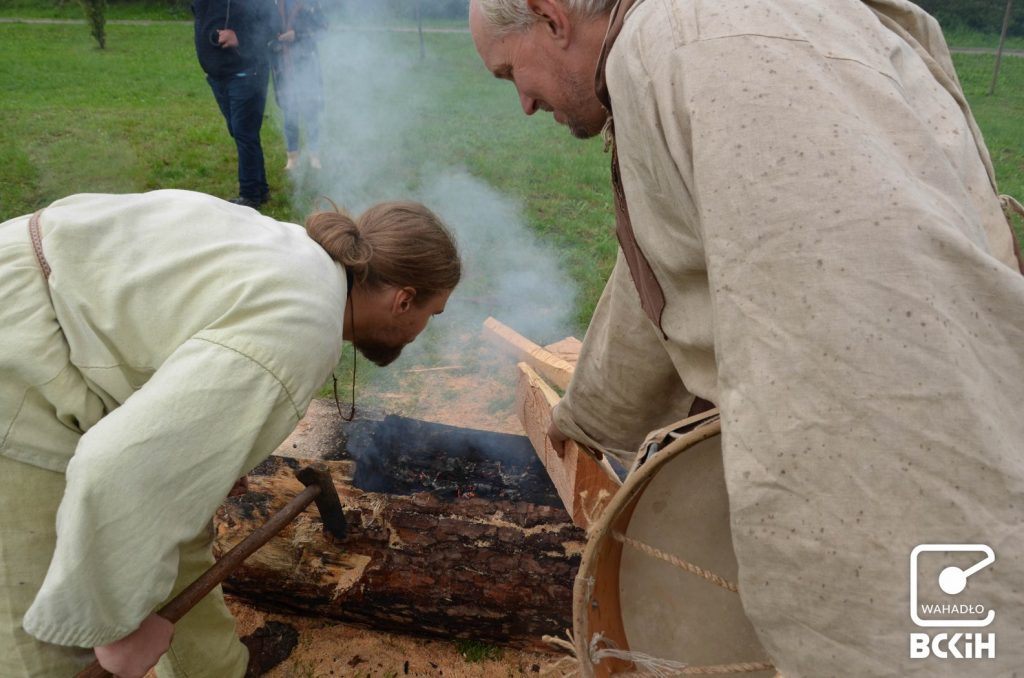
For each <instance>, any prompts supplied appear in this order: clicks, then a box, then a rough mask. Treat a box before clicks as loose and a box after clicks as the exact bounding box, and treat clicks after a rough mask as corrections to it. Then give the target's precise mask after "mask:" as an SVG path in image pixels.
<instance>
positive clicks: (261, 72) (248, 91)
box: [206, 68, 270, 202]
mask: <svg viewBox="0 0 1024 678" xmlns="http://www.w3.org/2000/svg"><path fill="white" fill-rule="evenodd" d="M268 78H269V72H268V69H266V68H258V69H253V70H249V71H246V72H244V73H237V74H235V75H233V76H231V77H228V78H223V79H214V78H211V77H209V76H207V78H206V81H207V82H208V83H210V89H212V90H213V96H214V98H216V99H217V105H218V106H220V112H221V113H223V114H224V120H226V121H227V123H228V132H229V133H230V134H231V136H232V137H233V138H234V140H235V146H236V147H237V148H238V195H240V196H242V197H243V198H248V199H250V200H253V201H255V202H259V201H260V200H261V199H262V198H263V197H264V196H265V195H267V193H269V192H270V187H269V186H267V173H266V170H265V169H264V166H263V146H262V145H260V128H261V127H263V111H264V109H265V108H266V105H267V80H268Z"/></svg>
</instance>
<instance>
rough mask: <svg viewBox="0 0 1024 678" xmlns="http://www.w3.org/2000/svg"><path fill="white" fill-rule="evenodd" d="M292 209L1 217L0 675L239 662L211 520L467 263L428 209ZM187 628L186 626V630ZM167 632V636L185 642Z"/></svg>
mask: <svg viewBox="0 0 1024 678" xmlns="http://www.w3.org/2000/svg"><path fill="white" fill-rule="evenodd" d="M307 228H308V235H307V231H304V230H303V229H302V228H301V227H299V226H296V225H294V224H286V223H280V222H278V221H275V220H273V219H270V218H267V217H262V216H260V215H259V214H258V213H257V212H256V211H255V210H252V209H249V208H246V207H239V206H236V205H232V204H229V203H227V202H224V201H221V200H218V199H216V198H212V197H210V196H206V195H201V194H198V193H189V192H185V191H157V192H153V193H146V194H140V195H116V196H115V195H98V194H97V195H77V196H71V197H69V198H65V199H63V200H59V201H57V202H56V203H54V204H52V205H50V206H49V207H47V208H45V209H44V210H41V211H40V212H38V213H37V214H36V215H34V216H32V217H28V216H26V217H21V218H17V219H13V220H11V221H8V222H5V223H3V224H0V295H2V297H3V300H4V303H3V304H2V305H0V327H3V333H2V335H0V676H3V677H4V678H18V677H21V676H33V677H41V676H54V677H58V676H59V677H60V678H66V677H67V676H70V675H73V674H74V673H75V671H76V670H78V669H80V668H82V666H83V665H84V664H87V663H88V662H89V661H91V659H92V658H93V657H92V655H93V650H92V648H95V656H96V657H97V658H99V660H100V662H101V663H102V665H103V666H104V667H105V668H107V669H108V670H110V671H111V672H113V673H115V674H117V675H119V676H121V677H122V678H133V677H139V676H142V675H143V674H144V673H145V672H146V670H147V669H149V668H150V667H151V666H152V665H153V664H154V663H156V661H157V659H158V658H160V657H161V655H164V653H165V652H167V654H166V655H165V656H164V658H163V659H162V660H161V661H160V664H159V666H158V667H157V674H158V675H160V676H192V677H208V678H231V677H235V678H239V677H240V676H242V675H243V674H244V673H245V670H246V651H245V649H244V648H243V647H242V645H241V644H240V643H239V641H238V639H237V637H236V636H235V634H234V620H233V619H232V618H231V615H230V614H229V613H228V611H227V609H226V608H225V606H224V603H223V600H222V598H221V597H220V593H219V589H218V590H217V591H216V592H215V594H213V595H211V596H208V597H207V598H205V599H204V600H203V601H202V602H200V603H199V605H198V606H197V607H196V608H195V609H193V610H192V611H191V612H190V613H189V614H188V615H186V617H185V618H184V619H183V620H182V621H181V622H179V623H178V624H177V627H176V628H175V627H174V626H172V625H171V624H170V622H168V621H166V620H164V619H162V618H161V617H158V616H157V615H155V614H153V610H154V609H156V608H158V607H159V603H160V601H162V600H164V599H165V598H168V597H169V596H170V595H171V594H172V593H173V592H175V591H178V590H180V589H181V588H183V587H184V586H185V585H187V584H188V583H189V582H191V581H192V580H193V579H195V577H196V576H197V575H198V574H199V573H201V572H202V571H203V570H205V569H206V567H208V566H209V565H210V564H212V562H213V559H212V556H211V554H210V544H211V540H212V534H211V533H210V532H209V531H208V525H209V521H210V516H211V515H212V514H213V511H214V510H215V509H216V507H217V506H218V505H219V504H220V502H221V500H223V498H224V496H225V495H226V494H227V492H228V490H229V489H230V488H231V486H232V484H233V482H234V481H235V479H236V478H238V477H239V476H240V475H242V474H244V473H246V472H247V471H248V470H249V469H251V468H252V467H253V466H255V465H256V464H258V463H259V462H260V461H261V460H263V459H264V458H266V457H267V455H269V454H270V453H271V452H272V451H273V450H274V449H275V447H276V446H277V445H278V444H279V443H280V442H281V441H282V440H283V439H284V438H285V437H286V436H287V435H288V433H289V432H290V431H291V430H292V429H293V428H294V427H295V425H296V423H297V422H298V420H299V418H300V417H301V416H302V415H303V413H304V412H305V410H306V407H307V406H308V405H309V402H310V399H311V398H312V397H313V395H314V394H315V393H316V391H317V389H319V388H320V387H321V386H322V385H323V383H324V381H325V379H326V378H327V377H328V376H329V375H330V374H331V372H332V370H333V368H334V366H335V365H336V364H337V362H338V357H339V355H340V353H341V347H342V340H343V339H345V340H349V341H351V342H352V343H353V345H354V346H355V347H356V348H357V349H358V350H360V351H361V352H362V353H364V355H366V356H367V357H368V358H370V359H371V360H374V361H375V362H377V363H379V364H382V365H383V364H387V363H389V362H391V361H392V360H394V359H395V358H396V357H397V356H398V354H399V353H400V352H401V350H402V347H403V346H404V345H406V344H408V343H409V342H411V341H413V340H414V339H415V338H416V336H417V335H418V334H419V333H420V332H421V331H422V330H423V328H424V327H425V326H426V324H427V321H428V320H429V319H430V318H431V317H432V316H433V315H436V314H438V313H440V312H441V311H442V310H443V309H444V306H445V303H446V301H447V299H448V296H449V294H450V293H451V291H452V289H453V288H454V287H455V285H456V284H458V282H459V278H460V275H461V265H460V262H459V257H458V254H457V252H456V250H455V246H454V243H453V242H452V240H451V237H450V235H449V234H448V231H447V230H446V229H445V227H444V226H443V224H441V223H440V222H439V221H438V220H437V218H436V217H435V216H434V215H433V214H431V213H430V212H429V211H428V210H426V209H425V208H424V207H422V206H421V205H418V204H415V203H383V204H381V205H378V206H376V207H373V208H371V209H369V210H368V211H367V212H366V213H365V214H364V215H363V216H361V217H360V218H359V219H358V220H353V219H351V218H349V217H348V216H346V215H344V214H340V213H337V212H321V213H318V214H315V215H313V216H312V217H310V219H309V220H308V222H307ZM172 631H173V632H174V640H173V642H171V633H172ZM168 647H169V648H170V650H169V651H167V650H168Z"/></svg>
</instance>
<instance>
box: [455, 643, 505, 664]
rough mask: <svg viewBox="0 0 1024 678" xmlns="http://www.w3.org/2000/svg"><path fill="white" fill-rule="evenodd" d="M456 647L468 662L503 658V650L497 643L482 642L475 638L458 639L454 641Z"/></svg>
mask: <svg viewBox="0 0 1024 678" xmlns="http://www.w3.org/2000/svg"><path fill="white" fill-rule="evenodd" d="M453 645H455V649H456V650H457V651H458V653H459V654H460V655H462V658H463V659H465V660H466V661H467V662H468V663H470V664H474V663H477V662H483V661H497V660H499V659H501V656H502V650H501V648H500V647H497V646H496V645H489V644H487V643H480V642H478V641H475V640H456V641H454V642H453Z"/></svg>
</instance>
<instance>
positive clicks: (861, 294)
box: [555, 0, 1024, 678]
mask: <svg viewBox="0 0 1024 678" xmlns="http://www.w3.org/2000/svg"><path fill="white" fill-rule="evenodd" d="M606 75H607V80H608V87H609V91H610V95H611V100H612V105H613V110H614V114H615V131H616V143H617V148H618V152H619V160H620V163H621V170H622V180H623V184H624V188H625V193H626V197H627V199H628V204H629V211H630V215H631V217H632V222H633V227H634V229H635V233H636V237H637V242H638V244H639V246H640V248H641V250H642V251H643V252H644V253H645V255H646V256H647V258H648V260H649V262H650V264H651V267H652V269H653V271H654V274H655V276H656V277H657V279H658V281H659V283H660V284H661V286H662V287H663V289H664V291H665V296H666V307H665V311H664V314H663V318H662V327H663V329H664V332H665V334H666V335H667V339H663V338H662V337H661V336H660V335H659V333H658V332H657V330H656V328H655V327H654V326H653V325H652V324H651V323H650V321H648V320H647V319H646V317H645V316H644V314H643V313H642V311H641V310H640V307H639V302H638V300H637V296H636V291H635V289H633V288H632V283H631V281H630V280H629V272H628V270H627V268H626V267H625V265H624V262H623V261H622V260H621V258H620V261H619V262H618V264H617V265H616V267H615V270H614V272H613V274H612V278H611V280H610V281H609V283H608V286H607V287H606V289H605V293H604V296H603V297H602V300H601V302H600V304H599V306H598V309H597V312H596V313H595V318H594V321H593V323H592V325H591V327H590V329H589V330H588V333H587V338H586V340H585V341H584V346H583V349H582V352H581V359H580V363H579V365H578V367H577V371H576V375H575V378H574V380H573V382H572V383H571V384H570V386H569V389H568V391H567V393H566V397H565V399H564V400H563V402H562V404H561V405H560V406H559V407H558V408H557V409H556V413H555V414H556V420H557V422H558V423H559V426H560V427H561V428H562V429H563V430H564V431H566V432H567V433H570V434H571V435H572V436H573V437H576V438H578V439H581V440H584V441H587V442H590V443H592V444H595V445H598V446H600V447H603V448H606V449H608V450H609V451H611V452H612V453H617V454H618V455H619V456H620V457H624V458H625V460H626V461H627V462H628V460H629V459H628V457H629V456H630V455H631V453H632V451H633V450H635V448H636V445H638V444H639V443H640V442H641V440H642V438H643V435H644V433H645V432H646V431H647V430H649V429H651V428H654V427H655V426H656V425H661V424H664V423H667V422H669V421H672V420H674V419H679V418H681V417H683V416H685V414H686V413H687V410H688V409H689V406H690V402H691V400H692V396H691V395H689V394H696V395H698V396H700V397H702V398H705V399H707V400H710V401H712V402H714V403H716V404H717V405H718V406H719V407H720V408H721V411H722V420H723V436H722V438H723V440H722V442H723V454H724V460H725V468H726V480H727V485H728V491H729V499H730V506H731V520H732V534H733V542H734V547H735V550H736V554H737V558H738V562H739V565H740V591H741V595H742V599H743V603H744V607H745V609H746V611H747V613H748V615H749V616H750V618H751V620H752V621H753V623H754V626H755V628H756V629H757V631H758V633H759V635H760V636H761V639H762V641H763V643H764V645H765V647H766V649H767V650H768V651H769V653H770V654H771V656H772V658H773V659H774V660H775V661H776V662H777V666H778V668H779V669H780V671H781V672H782V673H783V674H784V675H785V676H787V678H795V677H797V676H814V677H818V676H875V675H878V676H881V675H964V674H963V673H957V672H958V671H963V670H964V666H963V665H962V664H958V663H956V662H943V661H941V660H935V659H932V660H910V659H909V658H908V634H909V633H910V632H913V631H921V630H922V629H920V628H917V627H916V626H915V625H914V624H913V623H912V621H911V618H910V614H909V594H910V582H909V571H910V563H909V558H910V554H911V551H912V550H913V549H914V547H915V546H916V545H918V544H922V543H940V544H975V543H984V544H987V545H988V546H990V547H992V548H993V549H994V551H995V553H996V557H997V561H996V565H994V566H993V568H992V570H991V571H989V572H987V573H986V576H984V577H981V576H975V577H974V578H973V579H972V583H971V586H972V588H971V595H970V596H969V597H970V599H971V601H976V602H984V603H985V604H986V605H988V606H989V607H990V608H991V609H994V610H996V617H995V623H994V624H993V625H992V626H991V627H989V628H987V629H985V630H986V631H993V632H995V633H996V635H997V637H998V640H997V642H998V653H997V659H996V660H993V661H981V662H976V663H973V664H971V665H970V669H971V671H974V672H973V673H971V675H1009V673H1010V671H1011V670H1012V669H1019V668H1020V667H1021V666H1024V606H1022V605H1021V604H1020V595H1021V594H1020V592H1021V591H1024V520H1022V519H1021V516H1022V513H1021V507H1022V506H1024V417H1022V416H1021V411H1020V407H1021V405H1020V403H1021V402H1024V277H1022V276H1021V275H1020V273H1019V272H1018V271H1017V270H1016V262H1015V260H1014V255H1013V250H1012V242H1011V237H1010V231H1009V228H1008V225H1007V222H1006V219H1005V217H1004V215H1003V214H1002V211H1001V208H1000V205H999V201H998V198H997V193H996V191H995V187H994V182H993V180H992V178H991V173H990V163H989V159H988V155H987V151H986V150H985V149H984V146H983V145H979V143H978V141H979V140H980V133H979V132H978V131H977V128H976V125H975V123H974V120H973V118H972V117H971V116H970V112H969V110H967V109H966V108H965V107H964V105H962V92H961V91H960V88H959V85H958V83H957V80H956V75H955V72H954V70H953V67H952V62H951V59H950V58H949V53H948V50H947V49H946V47H945V43H944V41H943V39H942V36H941V33H940V31H939V29H938V26H937V25H936V24H935V22H934V21H933V20H931V19H930V18H929V17H927V15H925V14H923V13H922V12H921V11H920V10H919V9H918V8H917V7H916V6H914V5H912V4H911V3H909V2H903V1H901V0H887V1H878V2H870V3H866V2H859V1H854V0H819V1H816V2H806V1H803V0H754V1H749V0H743V1H742V2H741V1H738V0H724V1H718V2H703V1H698V0H646V1H645V2H643V3H642V4H639V5H637V6H636V7H635V8H634V9H633V10H632V12H631V15H630V16H629V17H628V18H627V20H626V23H625V26H624V28H623V30H622V33H621V35H620V36H619V38H618V41H617V42H616V43H615V46H614V48H613V49H612V51H611V54H610V58H609V60H608V66H607V71H606ZM616 403H625V404H626V405H625V406H623V407H622V408H621V410H620V411H617V408H618V406H617V405H616ZM666 529H670V526H666ZM956 630H957V629H952V630H951V632H952V631H956Z"/></svg>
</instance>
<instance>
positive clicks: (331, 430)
mask: <svg viewBox="0 0 1024 678" xmlns="http://www.w3.org/2000/svg"><path fill="white" fill-rule="evenodd" d="M315 414H317V416H316V417H314V418H313V419H312V420H311V421H310V420H309V419H310V418H309V417H307V420H304V424H303V425H302V426H300V428H299V429H298V430H297V432H296V434H294V435H293V436H292V438H290V439H289V441H286V444H285V445H284V446H282V449H280V450H279V452H287V453H288V454H289V455H291V457H296V456H299V457H310V458H316V459H320V460H325V461H323V463H325V464H326V465H327V466H328V467H329V470H330V472H331V475H332V478H333V480H334V482H335V485H336V487H337V489H338V494H339V496H340V498H341V501H342V504H343V505H344V507H345V512H346V516H347V518H348V523H349V538H348V539H347V540H346V541H345V542H344V543H343V544H340V545H339V544H335V543H333V542H332V541H330V540H329V538H327V537H325V536H324V535H323V533H322V530H321V524H320V520H319V516H318V515H317V514H316V511H315V509H313V508H311V509H310V510H308V511H306V512H305V513H303V514H301V515H300V516H299V517H298V518H296V520H295V521H294V522H293V523H292V524H291V525H289V526H288V527H287V528H285V530H284V531H282V533H281V534H280V535H279V536H278V537H276V538H274V539H273V540H271V541H270V542H269V543H268V544H267V545H266V546H264V547H263V548H262V549H261V550H260V551H257V552H256V553H255V554H254V555H253V556H251V557H250V558H249V560H248V561H247V562H246V563H245V564H244V565H243V566H242V568H241V569H239V570H238V571H236V573H235V574H234V575H233V576H232V577H231V578H230V579H229V580H228V582H226V584H225V588H226V589H227V590H229V591H231V592H232V593H234V594H235V595H238V596H241V597H244V598H246V599H248V600H249V601H251V602H253V603H255V604H256V605H259V606H262V607H264V608H268V609H275V610H286V611H291V612H299V613H302V614H307V615H313V616H322V617H330V618H334V619H338V620H342V621H346V622H350V623H358V624H362V625H367V626H372V627H375V628H382V629H388V630H395V631H401V632H403V633H418V634H422V635H436V636H445V637H456V638H474V639H480V640H487V641H493V642H504V643H513V644H531V643H535V642H537V641H538V639H539V638H540V637H541V636H542V635H543V634H558V633H561V632H562V631H563V630H564V629H566V628H570V627H571V624H572V581H573V578H574V577H575V574H576V570H577V569H578V567H579V560H580V555H581V554H582V550H583V546H584V543H585V539H586V538H585V535H584V533H583V531H582V530H580V529H578V528H576V527H574V526H573V524H572V522H571V521H570V518H569V516H568V514H567V513H566V512H565V510H564V508H561V502H560V501H559V499H558V496H557V494H556V492H555V490H554V487H553V486H552V485H551V481H550V479H548V477H547V474H546V472H545V471H544V468H543V466H542V465H541V464H540V462H539V461H537V459H536V456H535V455H534V453H533V450H532V447H531V445H530V443H529V441H527V440H526V439H525V438H523V437H521V436H511V435H507V434H497V433H490V432H485V431H472V430H466V429H460V428H457V427H451V426H442V425H439V424H430V423H427V422H421V421H417V420H412V419H405V418H402V417H385V418H384V419H383V420H380V421H377V420H357V421H356V422H353V423H352V424H348V425H345V424H344V422H342V420H341V419H340V417H338V416H337V414H336V413H331V412H330V410H329V409H328V408H326V407H320V406H318V407H317V408H316V412H315ZM308 461H310V459H301V458H289V457H283V456H276V455H275V456H273V457H271V458H270V459H268V460H267V461H266V462H264V463H263V464H261V465H260V466H259V467H257V468H256V469H255V470H254V471H253V473H252V474H250V478H249V492H248V493H246V494H244V495H241V496H239V497H233V498H229V499H228V500H227V501H226V502H225V504H224V505H223V506H222V508H221V510H220V511H219V512H218V515H217V516H216V518H215V525H216V529H217V543H216V547H215V550H217V551H221V552H223V551H226V550H227V549H229V548H231V546H233V545H234V544H235V543H237V542H238V541H240V540H241V539H243V538H244V537H245V535H246V534H248V533H249V532H250V531H251V530H252V529H254V528H255V527H257V526H258V525H261V524H262V523H263V522H265V521H266V519H267V517H268V516H269V515H271V514H272V513H273V512H275V511H276V510H278V509H279V508H280V507H281V506H283V505H284V504H285V503H286V502H287V501H288V500H289V499H290V498H291V497H292V496H294V495H295V494H296V493H297V492H299V491H301V489H302V485H301V483H299V481H298V480H296V479H295V478H294V470H295V469H297V468H300V467H301V466H302V465H304V464H305V463H308Z"/></svg>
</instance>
